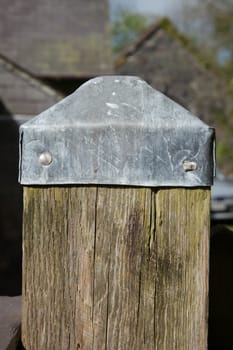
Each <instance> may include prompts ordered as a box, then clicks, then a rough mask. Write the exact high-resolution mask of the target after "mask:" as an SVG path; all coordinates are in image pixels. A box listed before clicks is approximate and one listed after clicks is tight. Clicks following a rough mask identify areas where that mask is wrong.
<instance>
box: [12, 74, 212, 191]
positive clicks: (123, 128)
mask: <svg viewBox="0 0 233 350" xmlns="http://www.w3.org/2000/svg"><path fill="white" fill-rule="evenodd" d="M20 140H21V141H20V147H21V157H20V173H19V180H20V182H21V183H22V184H24V185H34V184H35V185H48V184H106V185H109V184H111V185H129V186H130V185H132V186H150V187H151V186H175V187H177V186H184V187H193V186H209V185H211V184H212V181H213V173H214V161H215V159H214V152H213V147H214V146H213V145H214V130H213V129H212V128H210V127H208V126H207V125H206V124H204V123H203V122H202V121H200V120H199V119H198V118H197V117H195V116H193V115H192V114H191V113H190V112H188V111H187V110H186V109H184V108H183V107H181V106H180V105H178V104H177V103H175V102H174V101H172V100H170V99H169V98H168V97H166V96H165V95H163V94H161V93H160V92H158V91H156V90H154V89H153V88H152V87H150V86H149V85H148V84H147V83H146V82H145V81H143V80H141V79H140V78H138V77H127V76H115V77H114V76H105V77H100V78H95V79H92V80H90V81H88V82H87V83H85V84H84V85H82V86H81V87H80V88H79V89H78V90H76V91H75V92H74V93H73V94H72V95H70V96H68V97H67V98H65V99H64V100H62V101H61V102H59V103H57V104H56V105H54V106H53V107H51V108H49V109H48V110H46V111H45V112H43V113H41V114H40V115H39V116H37V117H36V118H34V119H32V120H30V121H29V122H27V123H25V124H23V125H22V126H21V128H20ZM38 159H39V161H38Z"/></svg>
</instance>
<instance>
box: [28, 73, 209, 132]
mask: <svg viewBox="0 0 233 350" xmlns="http://www.w3.org/2000/svg"><path fill="white" fill-rule="evenodd" d="M93 123H94V124H95V125H96V126H97V125H100V126H101V125H102V124H104V126H106V125H109V124H112V123H117V124H128V123H133V124H140V123H143V126H149V127H150V128H152V127H156V128H166V127H171V124H170V123H172V127H173V128H176V126H179V125H180V124H181V125H182V126H184V125H185V124H186V125H190V123H191V127H197V128H208V126H207V125H205V124H204V123H203V122H202V121H201V120H200V119H198V118H197V117H195V116H193V115H192V114H191V113H190V112H189V111H187V110H186V109H185V108H183V107H182V106H180V105H179V104H177V103H175V102H174V101H172V100H171V99H169V98H168V97H166V96H165V95H163V94H162V93H160V92H159V91H157V90H155V89H153V88H152V87H151V86H150V85H148V84H147V83H146V82H145V81H144V80H142V79H141V78H139V77H134V76H104V77H97V78H94V79H91V80H89V81H87V82H86V83H84V84H83V85H81V86H80V87H79V88H78V89H77V90H76V91H75V92H74V93H72V94H71V95H70V96H68V97H66V98H64V99H63V100H62V101H60V102H58V103H57V104H55V105H54V106H52V107H51V108H49V109H47V110H46V111H44V112H43V113H41V114H39V115H38V116H37V117H36V118H33V119H32V120H30V121H29V122H27V123H25V124H24V125H23V126H22V128H27V127H29V128H30V127H39V126H47V127H48V126H53V127H58V128H59V127H63V126H68V125H74V124H83V125H85V126H87V127H88V126H90V125H91V124H93Z"/></svg>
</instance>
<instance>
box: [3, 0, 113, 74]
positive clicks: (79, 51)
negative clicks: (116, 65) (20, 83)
mask: <svg viewBox="0 0 233 350" xmlns="http://www.w3.org/2000/svg"><path fill="white" fill-rule="evenodd" d="M1 7H2V9H4V11H0V52H1V53H4V55H5V56H7V57H9V58H10V59H11V60H12V61H14V62H17V63H18V64H19V65H20V66H22V67H23V68H25V69H27V70H28V71H29V72H31V73H33V74H34V75H36V76H41V77H56V78H57V77H81V78H83V77H91V76H94V75H101V74H106V73H111V72H112V59H111V49H110V36H109V31H108V2H107V0H102V1H95V0H88V1H85V0H67V1H60V0H49V1H48V0H39V1H31V0H11V1H8V0H2V2H1Z"/></svg>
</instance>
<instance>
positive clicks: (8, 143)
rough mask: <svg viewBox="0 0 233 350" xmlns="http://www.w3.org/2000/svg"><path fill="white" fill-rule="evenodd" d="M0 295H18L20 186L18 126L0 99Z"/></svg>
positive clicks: (20, 222) (20, 240) (19, 286)
mask: <svg viewBox="0 0 233 350" xmlns="http://www.w3.org/2000/svg"><path fill="white" fill-rule="evenodd" d="M0 157H1V158H0V159H1V162H0V295H19V294H21V274H22V269H21V260H22V259H21V255H22V254H21V249H22V248H21V247H22V238H21V231H22V230H21V227H22V189H21V186H20V185H19V184H18V180H17V177H18V125H17V124H16V123H15V122H14V120H13V119H12V117H11V114H10V113H9V111H8V110H7V108H6V107H5V106H4V105H3V103H2V102H1V101H0Z"/></svg>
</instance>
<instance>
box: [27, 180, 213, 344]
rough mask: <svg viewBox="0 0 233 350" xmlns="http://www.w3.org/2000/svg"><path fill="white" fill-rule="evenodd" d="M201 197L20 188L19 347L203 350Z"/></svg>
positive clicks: (204, 204)
mask: <svg viewBox="0 0 233 350" xmlns="http://www.w3.org/2000/svg"><path fill="white" fill-rule="evenodd" d="M209 201H210V191H209V189H208V188H204V189H203V188H202V189H196V188H195V189H182V188H179V189H161V190H159V189H150V188H147V189H146V188H127V187H119V188H116V187H115V188H112V187H107V186H106V187H104V186H103V187H94V186H90V187H81V186H76V187H44V188H39V187H25V188H24V238H23V249H24V258H23V323H22V337H23V344H24V346H25V348H26V349H27V350H35V349H36V350H52V349H54V350H55V349H56V350H57V349H62V350H78V349H82V350H91V349H96V350H101V349H106V350H132V349H135V350H142V349H145V350H152V349H157V350H170V349H171V350H173V349H177V350H189V349H190V350H193V349H198V350H204V349H206V348H207V305H208V301H207V293H208V260H209V251H208V250H209Z"/></svg>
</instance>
